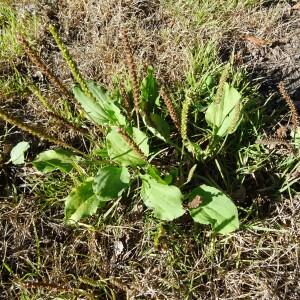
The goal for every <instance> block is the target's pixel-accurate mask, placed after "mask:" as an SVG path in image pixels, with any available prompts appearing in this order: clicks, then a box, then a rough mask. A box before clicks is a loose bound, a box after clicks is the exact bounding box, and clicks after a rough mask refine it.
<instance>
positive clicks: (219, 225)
mask: <svg viewBox="0 0 300 300" xmlns="http://www.w3.org/2000/svg"><path fill="white" fill-rule="evenodd" d="M50 32H51V33H52V35H53V37H54V39H55V41H56V43H57V45H58V47H59V48H60V50H61V53H62V55H63V57H64V58H65V60H66V62H67V64H68V65H69V68H70V70H71V72H72V74H73V77H74V78H75V80H76V81H77V84H76V85H75V86H74V87H73V90H72V93H73V95H74V98H75V99H76V105H77V107H79V110H80V114H81V115H82V114H83V115H84V116H85V118H86V119H87V120H88V121H89V122H91V123H92V124H93V125H94V126H95V128H96V129H99V130H98V132H99V131H101V143H100V144H101V146H99V145H98V144H99V143H95V145H94V147H93V148H92V150H91V151H90V152H89V153H82V151H76V149H74V148H70V147H68V148H69V149H63V148H60V149H55V150H53V149H52V150H47V151H44V152H42V153H40V154H39V155H38V156H37V157H36V159H35V160H34V161H33V164H34V166H35V167H36V168H37V169H38V170H39V171H41V172H44V173H49V172H53V171H57V170H58V171H60V172H64V173H70V172H71V171H72V170H73V169H74V170H76V171H77V172H78V176H77V177H76V178H74V182H75V185H74V187H73V188H72V190H71V192H70V193H69V195H68V196H67V197H66V199H65V220H66V222H67V224H70V225H72V224H76V223H78V222H79V221H80V220H81V219H82V218H84V217H88V216H91V215H93V214H95V213H96V212H97V210H98V209H99V208H102V209H105V206H106V204H107V203H108V202H109V201H115V200H117V199H120V198H121V197H123V196H126V194H127V193H126V192H127V191H129V192H130V193H133V192H132V190H133V189H134V188H135V191H137V192H138V193H139V195H140V198H141V199H142V200H143V203H144V204H145V206H146V207H147V208H149V209H150V210H152V211H153V215H154V216H155V217H156V218H157V219H160V220H164V221H172V220H174V219H177V218H179V217H181V216H183V215H184V214H189V215H190V216H191V218H192V219H193V220H194V221H195V222H198V223H201V224H210V225H211V227H212V229H213V230H214V231H216V232H219V233H222V234H226V233H230V232H232V231H234V230H236V229H238V228H239V219H238V211H237V208H236V206H235V204H234V203H233V201H232V200H231V199H230V197H229V196H228V195H227V194H226V193H225V192H223V191H222V190H221V189H220V188H218V187H217V186H216V185H215V186H213V185H211V184H210V185H207V184H202V185H199V180H196V179H195V177H197V176H195V175H196V173H197V172H200V173H201V172H202V170H201V168H203V167H204V166H205V160H206V159H211V158H212V157H214V155H215V154H216V153H217V152H218V151H219V150H220V148H221V147H222V144H223V143H224V140H225V139H226V138H227V136H228V135H230V134H232V133H234V131H235V130H236V129H237V127H238V126H239V123H240V121H241V119H242V100H241V99H242V95H241V94H240V92H239V91H238V90H237V89H235V88H234V87H233V86H232V85H230V84H229V82H228V81H227V77H228V73H229V67H230V66H229V65H228V66H226V67H225V69H224V72H223V74H222V76H221V78H220V80H219V84H217V88H216V89H212V88H211V80H207V81H206V83H205V84H206V87H205V88H206V89H207V90H208V91H210V97H209V100H208V101H207V106H206V107H204V109H203V108H202V109H201V112H200V113H201V114H202V115H203V118H204V117H205V120H206V122H207V127H206V128H205V132H206V134H205V138H204V139H202V140H201V139H199V137H198V136H199V134H198V133H197V130H198V129H197V126H196V125H195V124H194V122H193V121H192V120H191V119H190V118H189V111H190V109H191V107H193V109H197V107H196V106H195V105H194V104H195V99H194V98H195V95H193V91H192V90H188V91H185V93H184V99H183V104H182V108H181V112H180V113H179V111H178V110H179V109H177V108H178V107H177V106H176V105H174V103H173V100H172V99H171V97H170V96H169V95H168V93H167V92H166V91H165V89H164V88H163V87H160V85H159V83H158V80H157V79H156V78H155V75H154V70H153V68H152V67H148V70H147V74H146V76H145V78H144V79H143V80H142V81H141V83H140V84H139V81H138V79H137V72H136V68H135V64H134V60H133V55H132V51H131V48H130V44H129V42H128V37H127V33H126V31H124V32H123V40H124V47H125V52H126V57H127V63H128V66H129V73H130V78H131V80H130V84H129V85H128V84H127V85H125V84H124V85H123V84H119V86H118V88H117V89H116V90H115V91H114V92H109V91H107V90H106V89H105V88H103V87H102V86H100V85H98V84H97V83H96V82H94V81H87V80H85V79H84V78H83V77H82V75H81V74H80V73H79V71H78V69H77V66H76V64H75V62H74V61H73V59H72V58H71V56H70V54H69V52H68V50H67V48H66V47H65V45H64V44H63V42H62V40H61V38H60V36H59V35H58V33H57V31H56V30H55V28H54V27H50ZM23 44H24V42H23ZM25 46H26V45H25ZM27 47H28V45H27ZM27 52H28V51H27ZM39 63H40V62H39ZM208 79H209V78H208ZM128 86H129V89H128ZM125 87H127V90H126V88H125ZM198 113H199V112H198ZM96 131H97V130H96ZM64 148H66V147H64ZM165 149H172V151H171V154H170V155H172V156H173V157H174V158H175V160H176V159H177V160H178V163H177V164H176V166H175V167H174V166H172V164H170V163H169V158H168V157H166V155H165V154H164V153H165ZM86 164H89V165H93V166H96V167H94V168H93V169H94V170H95V171H93V172H88V171H87V172H86V171H85V169H84V166H85V165H86ZM191 166H192V167H191ZM131 187H132V188H131Z"/></svg>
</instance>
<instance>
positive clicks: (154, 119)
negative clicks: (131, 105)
mask: <svg viewBox="0 0 300 300" xmlns="http://www.w3.org/2000/svg"><path fill="white" fill-rule="evenodd" d="M143 121H144V123H145V125H146V126H147V128H148V129H149V130H150V131H151V132H152V133H153V134H154V135H155V136H156V137H158V138H159V139H161V140H163V141H165V142H166V141H168V140H170V126H169V124H168V122H167V121H166V120H165V119H163V118H162V117H161V116H160V115H158V114H155V113H150V114H149V117H148V116H147V115H146V116H145V117H144V118H143Z"/></svg>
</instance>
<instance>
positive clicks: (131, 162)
mask: <svg viewBox="0 0 300 300" xmlns="http://www.w3.org/2000/svg"><path fill="white" fill-rule="evenodd" d="M128 135H129V136H130V137H131V138H132V139H133V141H134V142H135V143H136V144H137V145H138V147H139V148H140V150H141V151H142V152H143V153H144V155H145V156H146V157H147V156H148V155H149V145H148V138H147V136H146V135H145V134H144V133H143V132H142V131H140V130H139V129H138V128H135V127H133V128H131V130H128ZM106 142H107V152H108V155H109V157H110V159H112V160H113V161H115V162H116V163H118V164H120V165H122V166H139V165H144V164H145V163H146V161H145V160H143V159H142V158H141V157H140V156H139V155H138V154H137V153H136V152H135V151H133V150H132V148H131V147H130V145H129V144H128V143H127V141H125V139H124V137H123V136H122V135H121V134H120V133H118V132H117V128H112V130H111V131H110V132H109V133H108V135H107V136H106Z"/></svg>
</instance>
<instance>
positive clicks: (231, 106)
mask: <svg viewBox="0 0 300 300" xmlns="http://www.w3.org/2000/svg"><path fill="white" fill-rule="evenodd" d="M240 99H241V94H240V93H239V92H238V91H237V90H236V89H235V88H234V87H231V86H230V85H229V84H228V83H227V82H225V84H224V95H223V98H222V99H221V101H220V103H216V102H215V101H214V102H212V103H211V104H210V105H209V106H208V108H207V111H206V114H205V119H206V121H207V123H208V124H209V125H210V126H212V127H213V128H216V134H217V135H218V136H225V135H226V134H230V133H232V132H234V131H235V130H236V128H237V125H238V123H239V120H240V106H241V101H240Z"/></svg>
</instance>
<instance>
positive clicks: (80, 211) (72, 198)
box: [65, 178, 105, 224]
mask: <svg viewBox="0 0 300 300" xmlns="http://www.w3.org/2000/svg"><path fill="white" fill-rule="evenodd" d="M93 183H94V178H88V179H86V180H85V181H84V182H82V183H81V184H80V185H79V186H77V187H75V188H74V189H73V190H72V191H71V193H70V194H69V196H68V197H67V198H66V199H65V220H66V221H67V223H68V224H74V223H76V222H78V221H79V220H80V219H81V218H84V217H88V216H91V215H93V214H95V213H96V212H97V208H98V207H100V206H104V205H105V202H101V201H100V200H99V199H98V198H97V197H96V195H95V193H94V191H93Z"/></svg>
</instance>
